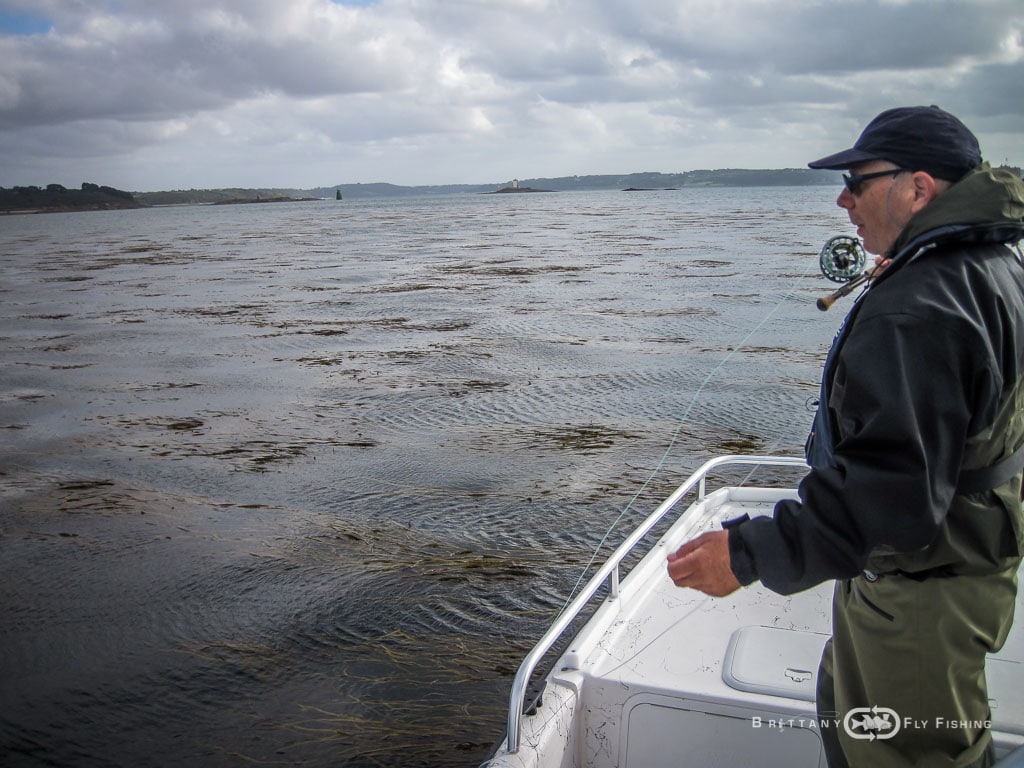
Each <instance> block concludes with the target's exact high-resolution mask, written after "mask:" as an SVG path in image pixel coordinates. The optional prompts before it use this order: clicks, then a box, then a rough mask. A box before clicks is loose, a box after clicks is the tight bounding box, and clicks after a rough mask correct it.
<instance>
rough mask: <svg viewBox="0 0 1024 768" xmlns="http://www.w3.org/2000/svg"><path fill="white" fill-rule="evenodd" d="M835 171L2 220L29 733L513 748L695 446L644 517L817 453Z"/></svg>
mask: <svg viewBox="0 0 1024 768" xmlns="http://www.w3.org/2000/svg"><path fill="white" fill-rule="evenodd" d="M833 192H834V191H833V190H831V189H829V188H827V187H816V188H799V189H798V188H779V189H734V190H722V189H703V190H693V189H684V190H678V191H671V190H663V191H650V192H632V193H626V192H599V193H551V194H520V195H463V196H452V197H433V198H432V197H422V198H415V199H405V200H372V201H347V200H346V201H342V202H336V201H321V202H305V203H275V204H267V205H258V206H256V205H249V206H245V205H240V206H199V207H183V208H162V209H148V210H136V211H121V212H98V213H81V214H49V215H34V216H7V217H0V300H2V303H0V584H2V587H0V591H2V592H0V594H2V598H0V679H2V680H3V685H2V686H0V762H2V763H3V764H4V765H12V766H21V765H24V766H31V765H48V764H63V765H70V764H74V765H75V766H78V767H79V768H81V766H107V765H114V764H120V765H132V766H134V767H135V768H139V767H140V766H146V765H172V764H188V765H192V766H216V765H237V764H240V762H241V761H252V762H253V763H255V764H274V765H282V764H283V765H314V766H316V765H323V766H327V765H330V766H363V765H367V766H370V765H374V766H377V765H382V766H398V765H402V766H414V765H420V766H458V765H465V766H473V765H477V764H478V763H479V762H480V761H481V760H482V759H483V758H484V757H485V756H486V754H487V752H488V751H489V749H490V747H491V746H492V744H493V743H494V742H495V741H496V740H497V739H499V738H500V737H501V735H502V731H503V727H504V707H505V700H506V694H507V689H508V685H509V683H510V679H511V674H512V672H513V671H514V669H515V667H516V666H517V665H518V662H519V660H520V658H521V657H522V655H523V654H524V653H525V651H526V650H527V649H528V648H529V646H530V645H532V643H533V642H534V641H535V640H536V639H537V637H538V636H539V634H540V633H541V631H542V629H543V627H544V626H545V625H546V624H547V622H548V621H549V620H550V618H551V617H552V615H553V614H554V612H556V611H557V610H558V609H559V608H560V607H561V605H562V604H563V603H564V602H565V600H566V598H567V596H568V595H569V593H570V591H571V590H572V589H573V587H574V585H575V584H576V583H577V581H578V579H579V578H580V576H581V573H582V572H583V571H584V569H585V567H586V566H587V563H588V562H589V560H590V557H591V554H592V553H593V550H594V548H595V546H597V544H598V543H599V542H600V541H601V540H602V537H604V535H605V533H606V531H607V529H608V526H609V525H611V523H612V522H613V521H615V520H616V518H618V517H619V516H620V513H621V512H622V510H623V509H625V508H626V507H627V505H629V504H630V500H631V499H632V497H633V496H634V494H636V493H637V492H638V491H639V490H640V489H641V487H642V486H643V484H644V483H645V482H646V481H647V480H648V479H649V478H650V477H651V474H652V472H653V470H654V469H655V467H657V466H658V465H659V463H660V462H661V461H662V459H663V457H664V455H665V452H666V450H667V449H668V448H669V447H670V446H671V452H670V453H669V455H668V457H667V459H665V461H664V467H663V469H661V470H660V471H659V472H658V473H657V474H656V475H655V476H654V478H653V480H652V481H651V482H650V484H649V485H648V487H647V489H646V490H645V491H644V492H643V493H642V494H641V496H640V498H639V499H637V500H636V501H635V502H633V504H632V505H631V506H630V507H629V510H628V511H627V513H626V514H625V515H624V516H623V520H622V522H621V523H620V524H619V525H620V527H625V526H628V525H629V524H630V523H632V522H635V521H636V520H637V519H638V518H640V517H641V516H643V515H645V514H646V513H647V512H649V511H650V509H651V508H652V506H653V505H654V504H655V503H656V502H657V501H658V500H659V499H660V497H662V496H663V495H664V494H665V493H666V492H667V491H668V490H669V489H671V488H673V487H674V486H675V484H676V483H677V482H678V481H679V480H680V479H681V478H682V477H684V476H685V475H686V474H687V471H688V470H690V469H692V468H694V467H696V466H697V465H698V464H699V463H701V462H702V461H703V460H704V459H705V458H706V457H707V456H708V455H709V454H711V453H720V452H777V453H788V454H798V453H799V452H800V450H801V448H802V444H803V439H804V434H805V432H806V430H807V427H808V424H809V421H810V414H809V413H808V411H807V409H806V406H805V403H806V401H807V400H808V398H811V397H813V395H814V394H815V391H816V389H817V379H818V376H819V371H820V366H821V363H822V361H823V358H824V354H825V351H826V348H827V345H828V343H829V341H830V340H831V337H832V335H833V333H834V332H835V330H836V327H837V326H838V324H839V321H840V320H841V317H842V313H843V312H844V311H845V307H843V306H839V307H837V308H836V309H833V310H832V311H831V312H830V313H828V314H823V313H820V312H818V310H816V309H815V306H814V300H815V299H816V298H817V297H819V296H821V295H823V294H825V293H828V292H829V291H830V290H831V289H832V288H833V287H834V286H833V285H832V284H830V283H827V282H826V281H824V279H823V278H821V277H820V276H819V275H818V272H817V254H818V251H819V249H820V248H821V246H822V244H823V243H824V242H825V241H826V240H827V239H828V238H829V237H831V236H833V235H835V234H841V233H848V229H849V226H848V224H847V223H846V221H845V216H844V215H843V214H842V212H841V211H840V210H839V209H838V208H836V207H835V205H834V204H833V202H832V200H833V198H834V195H833ZM848 301H849V300H847V302H848ZM618 530H619V529H618V528H617V529H616V531H618ZM609 541H610V544H614V543H616V542H617V541H618V538H617V537H616V534H615V533H613V534H612V535H611V537H610V539H609Z"/></svg>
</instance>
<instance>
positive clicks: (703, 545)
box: [668, 531, 740, 597]
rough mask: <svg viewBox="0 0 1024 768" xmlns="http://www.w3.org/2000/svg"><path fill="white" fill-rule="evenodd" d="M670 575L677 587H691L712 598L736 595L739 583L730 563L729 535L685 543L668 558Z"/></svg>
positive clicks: (706, 535) (716, 533) (705, 536)
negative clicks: (734, 593)
mask: <svg viewBox="0 0 1024 768" xmlns="http://www.w3.org/2000/svg"><path fill="white" fill-rule="evenodd" d="M668 575H669V577H670V578H671V579H672V581H673V583H674V584H675V585H676V586H677V587H689V588H690V589H696V590H698V591H700V592H703V593H704V594H706V595H711V596H712V597H725V596H726V595H729V594H732V593H733V592H735V591H736V590H737V589H739V588H740V583H739V581H737V580H736V576H735V575H733V572H732V567H731V566H730V564H729V533H728V532H727V531H712V532H710V533H703V534H701V535H700V536H698V537H697V538H696V539H693V540H692V541H688V542H686V543H685V544H683V546H681V547H680V548H679V549H678V550H676V551H675V552H673V553H672V554H671V555H669V556H668Z"/></svg>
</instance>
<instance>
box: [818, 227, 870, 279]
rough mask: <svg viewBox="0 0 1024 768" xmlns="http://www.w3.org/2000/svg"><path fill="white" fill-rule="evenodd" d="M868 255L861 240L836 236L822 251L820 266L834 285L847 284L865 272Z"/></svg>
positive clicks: (819, 258) (847, 236) (819, 259)
mask: <svg viewBox="0 0 1024 768" xmlns="http://www.w3.org/2000/svg"><path fill="white" fill-rule="evenodd" d="M865 261H867V254H866V253H864V247H863V246H862V245H861V244H860V240H858V239H857V238H855V237H850V236H849V235H836V236H835V237H833V238H832V239H831V240H829V241H828V242H827V243H825V245H824V246H822V249H821V255H820V256H819V257H818V266H819V267H820V268H821V273H822V274H823V275H824V276H825V277H827V278H828V279H829V280H831V281H832V282H833V283H846V282H849V281H850V280H853V278H855V277H858V276H859V275H860V274H861V272H863V270H864V262H865Z"/></svg>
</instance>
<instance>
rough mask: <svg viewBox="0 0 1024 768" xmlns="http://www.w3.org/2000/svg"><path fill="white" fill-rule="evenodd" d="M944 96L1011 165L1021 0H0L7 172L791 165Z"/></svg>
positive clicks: (380, 173) (306, 177)
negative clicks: (888, 112)
mask: <svg viewBox="0 0 1024 768" xmlns="http://www.w3.org/2000/svg"><path fill="white" fill-rule="evenodd" d="M914 104H937V105H939V106H941V107H943V108H944V109H947V110H949V111H950V112H953V113H954V114H956V115H958V116H959V117H960V118H961V119H962V120H963V121H964V122H965V123H967V125H968V126H970V127H971V128H972V130H973V131H974V132H975V133H976V134H977V135H978V138H979V140H980V142H981V146H982V151H983V153H984V156H985V159H987V160H989V161H991V162H993V163H995V164H999V163H1004V162H1008V163H1010V164H1012V165H1024V2H1022V0H173V1H172V2H168V0H0V186H3V187H12V186H21V185H39V186H43V185H46V184H50V183H57V184H63V185H65V186H67V187H69V188H70V187H76V188H77V187H79V186H80V185H81V183H82V182H83V181H88V182H92V183H98V184H104V185H109V186H113V187H117V188H118V189H125V190H129V191H136V192H146V191H157V190H170V189H192V188H196V189H206V188H221V187H247V188H252V187H264V188H294V189H311V188H314V187H325V186H326V187H332V186H344V185H345V184H355V183H369V182H388V183H392V184H400V185H406V186H415V185H436V184H486V183H502V182H507V181H509V180H511V179H513V178H520V179H530V178H544V177H549V178H550V177H560V176H573V175H581V176H582V175H590V174H625V173H631V172H641V171H661V172H665V173H679V172H683V171H689V170H699V169H715V168H801V167H805V165H806V163H807V162H808V161H810V160H813V159H816V158H818V157H821V156H823V155H827V154H831V153H832V152H834V151H838V150H840V149H845V148H846V147H848V146H850V145H851V144H852V143H853V141H854V140H855V139H856V137H857V135H858V134H859V133H860V131H861V129H862V128H863V127H864V125H865V124H866V123H867V122H868V121H869V120H870V119H871V118H872V117H874V116H875V115H876V114H877V113H879V112H881V111H882V110H884V109H887V108H889V107H893V106H905V105H914Z"/></svg>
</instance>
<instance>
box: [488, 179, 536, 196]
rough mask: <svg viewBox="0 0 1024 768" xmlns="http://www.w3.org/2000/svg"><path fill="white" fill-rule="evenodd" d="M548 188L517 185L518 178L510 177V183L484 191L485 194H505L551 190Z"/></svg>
mask: <svg viewBox="0 0 1024 768" xmlns="http://www.w3.org/2000/svg"><path fill="white" fill-rule="evenodd" d="M551 191H552V190H550V189H534V188H533V187H521V186H519V179H512V184H510V185H509V186H507V187H502V188H501V189H496V190H494V191H493V192H484V194H485V195H505V194H509V193H513V194H514V193H516V192H551Z"/></svg>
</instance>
